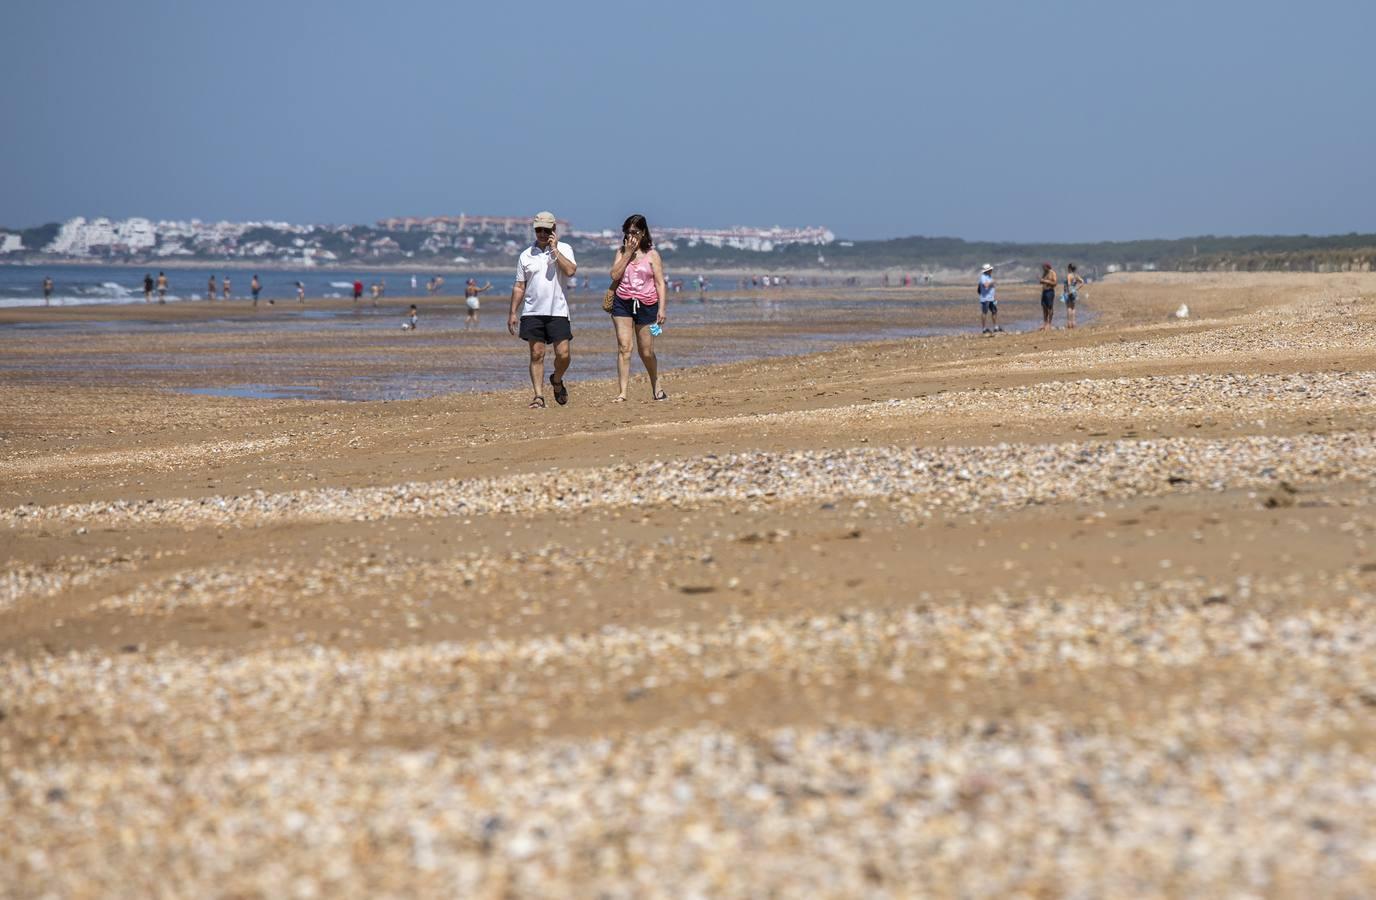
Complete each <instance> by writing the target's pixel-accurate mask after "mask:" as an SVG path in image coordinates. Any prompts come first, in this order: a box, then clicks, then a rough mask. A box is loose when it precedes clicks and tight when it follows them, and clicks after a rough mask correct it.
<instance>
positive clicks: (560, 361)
mask: <svg viewBox="0 0 1376 900" xmlns="http://www.w3.org/2000/svg"><path fill="white" fill-rule="evenodd" d="M571 361H572V357H571V356H570V355H569V342H568V341H560V342H559V343H557V344H555V345H554V374H553V375H552V376H551V380H552V381H555V382H559V383H561V384H562V383H563V381H564V373H565V372H567V371H568V370H569V363H570V362H571ZM530 386H531V387H533V388H534V389H535V396H537V397H539V398H540V399H541V400H543V399H544V398H545V345H544V344H542V343H540V342H539V341H531V342H530Z"/></svg>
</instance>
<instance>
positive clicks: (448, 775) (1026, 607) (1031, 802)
mask: <svg viewBox="0 0 1376 900" xmlns="http://www.w3.org/2000/svg"><path fill="white" fill-rule="evenodd" d="M838 290H839V289H832V290H831V291H830V293H832V294H835V293H837V291H838ZM964 294H965V295H968V300H969V302H968V303H966V304H964V305H959V304H943V303H941V302H938V301H939V300H940V299H941V298H948V297H950V296H951V289H950V288H945V289H936V288H934V289H930V290H926V289H923V290H919V289H906V290H899V289H892V290H878V289H869V290H863V291H861V290H857V291H856V292H855V299H857V300H865V301H867V302H868V301H875V304H876V305H875V307H874V312H873V313H870V312H866V310H865V308H863V304H857V308H856V310H855V311H848V312H847V314H846V315H845V316H844V317H835V316H833V317H830V318H825V319H822V320H818V321H816V322H812V321H811V320H808V319H807V318H806V317H804V318H801V319H800V318H799V316H797V315H792V314H790V312H789V310H790V309H795V310H796V309H799V308H801V306H796V305H795V306H793V307H790V304H805V303H806V302H807V301H808V300H809V299H816V297H817V296H818V295H817V294H815V293H810V292H808V291H805V290H797V291H780V292H778V293H777V294H775V295H773V297H772V299H771V302H774V303H777V304H779V305H780V307H781V311H780V315H779V316H778V317H777V318H775V319H762V320H752V321H743V322H740V323H738V324H733V325H732V326H731V331H730V337H731V339H732V340H749V341H753V342H755V344H752V346H756V345H758V346H759V347H767V346H770V345H773V344H777V343H779V342H785V343H786V342H788V341H793V340H796V339H797V338H796V335H797V333H798V332H799V331H803V332H806V333H807V334H808V335H810V336H811V337H812V338H813V339H816V340H818V341H825V346H828V347H832V348H833V349H827V350H825V352H809V353H807V354H805V355H780V356H776V357H772V358H755V359H750V360H745V361H734V362H720V363H715V364H710V365H700V366H694V367H691V368H670V369H669V371H668V374H667V376H666V378H665V382H664V386H665V387H666V389H667V390H668V392H669V394H670V396H671V400H670V401H669V402H667V403H655V402H652V401H651V400H650V398H649V388H648V385H647V382H646V381H645V378H644V375H643V373H642V372H641V370H640V369H639V363H638V362H636V363H635V368H634V371H635V372H636V373H637V374H636V376H635V378H634V381H633V384H632V390H631V399H630V401H629V402H627V403H624V404H614V403H611V402H610V400H611V397H612V396H613V394H614V393H615V386H614V377H613V376H614V364H613V354H612V349H613V347H612V341H611V334H610V328H608V327H607V326H606V323H605V320H604V319H603V318H602V315H601V313H600V312H598V311H597V310H595V309H594V308H593V306H594V303H595V300H594V299H593V298H588V299H587V300H585V301H583V306H582V308H580V309H579V310H578V311H577V313H576V315H577V317H578V318H577V322H578V323H586V324H576V325H575V328H576V332H575V343H574V353H575V359H574V365H573V368H572V369H571V371H570V374H569V380H568V383H569V387H570V392H571V402H570V404H569V405H568V406H567V407H557V406H555V405H554V404H553V402H551V404H550V408H549V409H546V410H543V411H531V410H527V409H526V407H525V404H526V401H527V400H528V399H529V397H528V388H527V387H526V386H525V385H524V384H523V382H524V360H523V354H524V347H523V345H521V344H520V343H519V342H517V341H515V340H514V339H511V338H509V337H506V336H505V335H504V333H501V332H499V331H498V330H497V327H496V323H498V322H499V321H500V320H502V319H504V307H505V302H504V299H503V298H501V297H497V298H496V299H494V300H490V301H488V302H487V303H485V305H484V317H485V321H486V323H487V325H488V330H487V331H485V332H483V333H481V334H478V335H463V334H462V333H461V331H460V330H459V329H457V328H452V327H449V326H444V327H439V326H436V327H434V328H431V329H430V330H429V331H426V330H425V328H424V324H423V328H422V330H421V331H420V332H418V333H417V334H415V335H407V334H403V333H402V332H401V331H400V330H399V329H397V328H396V327H395V326H394V324H393V322H392V320H393V319H395V320H396V321H397V322H399V321H400V311H399V310H400V309H401V308H404V305H403V306H402V307H400V308H398V307H396V305H395V304H393V308H394V312H393V313H383V314H380V315H379V317H378V322H379V325H378V327H377V328H375V329H371V330H359V332H358V334H357V335H356V336H353V337H351V338H350V340H349V341H348V342H347V345H346V343H345V342H343V341H341V340H340V337H339V334H338V333H337V332H334V331H329V330H328V329H326V328H325V327H324V323H327V322H329V321H333V320H331V319H327V318H324V317H322V318H321V319H320V320H319V321H320V323H322V324H321V325H320V327H317V326H316V325H314V324H312V321H308V320H301V321H295V320H294V324H292V325H291V327H285V325H284V326H283V327H275V326H272V325H271V323H272V322H273V320H271V319H269V318H266V317H270V316H274V315H277V316H279V320H280V321H282V322H285V320H286V318H285V317H286V316H287V314H288V312H289V310H286V309H284V307H288V306H289V304H286V303H283V302H282V301H280V300H279V302H278V304H277V305H276V306H274V307H272V308H270V309H263V308H260V309H259V310H258V311H257V312H254V311H252V310H249V309H247V308H246V307H247V304H246V303H239V304H236V305H234V307H233V308H232V310H227V309H226V308H224V307H223V306H219V305H216V304H206V303H183V304H176V305H168V306H166V307H146V306H143V305H141V304H136V305H131V306H122V307H118V308H114V307H109V306H106V307H101V308H98V309H97V308H93V307H63V308H52V309H33V308H25V309H5V310H0V359H3V361H4V364H3V366H0V559H3V571H4V577H3V581H0V895H4V896H16V897H21V896H22V897H28V896H64V897H66V896H70V897H81V896H96V895H105V896H110V895H118V896H148V895H168V896H188V895H195V896H210V895H214V896H283V895H288V896H301V897H314V896H335V897H351V896H358V897H365V896H379V895H386V896H403V895H405V896H414V895H417V894H423V895H436V894H439V895H457V896H467V897H505V896H526V895H541V896H585V895H605V896H613V897H623V896H624V897H631V896H661V895H663V896H714V897H715V896H747V895H748V896H759V895H782V896H808V897H821V896H856V895H872V896H915V895H921V896H981V897H1003V896H1010V895H1015V896H1051V895H1064V894H1070V895H1074V896H1129V897H1130V896H1143V897H1147V896H1163V895H1165V896H1181V897H1194V896H1202V895H1219V894H1228V895H1238V896H1243V895H1245V896H1276V897H1300V896H1305V897H1308V896H1316V895H1321V896H1360V895H1364V894H1367V893H1369V892H1370V890H1371V885H1372V884H1376V546H1373V541H1376V537H1374V535H1376V505H1373V502H1372V497H1373V496H1376V494H1373V490H1372V489H1373V481H1374V480H1376V275H1370V274H1352V275H1299V274H1295V275H1265V276H1263V275H1241V274H1233V275H1191V276H1186V275H1172V274H1164V273H1160V274H1157V273H1152V274H1138V275H1131V276H1113V277H1111V278H1109V279H1108V280H1106V281H1103V282H1100V283H1096V284H1094V285H1091V286H1090V288H1089V289H1087V293H1086V300H1085V302H1084V307H1085V311H1086V312H1088V313H1092V314H1093V318H1092V320H1090V323H1089V325H1088V327H1081V328H1078V329H1076V330H1074V331H1066V330H1057V331H1054V332H1041V333H1039V332H1023V333H1009V334H1003V335H995V336H981V335H979V334H977V333H974V331H976V330H977V329H973V330H972V326H973V325H974V323H976V322H977V321H978V307H977V304H976V303H975V298H974V290H973V287H970V288H967V289H964ZM1000 294H1001V300H1002V303H1001V305H1002V307H1003V310H1002V314H1003V316H1004V318H1005V319H1007V320H1008V321H1010V322H1025V321H1031V320H1033V319H1035V317H1036V312H1035V301H1034V299H1033V293H1032V288H1031V287H1030V286H1009V287H1008V288H1007V289H1005V288H1004V287H1002V286H1001V287H1000ZM894 301H901V302H909V301H910V302H911V303H912V305H913V310H914V312H913V323H914V326H915V327H917V326H921V327H922V328H929V329H931V330H932V331H933V332H934V334H933V335H932V336H926V337H912V338H905V339H901V340H878V341H876V340H873V339H872V338H873V335H874V334H877V333H882V330H883V328H885V327H888V326H890V325H891V324H892V317H893V315H894V312H893V310H892V308H891V306H890V305H885V304H892V302H894ZM680 302H686V301H680ZM1182 302H1186V303H1188V305H1189V307H1190V310H1191V315H1190V317H1189V318H1187V319H1176V318H1174V317H1172V315H1171V314H1172V313H1173V311H1174V310H1175V309H1176V308H1177V307H1178V306H1179V305H1180V304H1181V303H1182ZM461 304H462V300H461V299H454V298H448V299H443V300H438V301H434V302H432V303H430V304H429V305H427V306H426V307H424V309H423V312H422V322H423V323H425V322H427V321H434V322H440V321H447V319H446V318H445V317H447V316H451V315H452V316H455V317H456V316H457V315H458V312H457V311H458V309H459V307H460V306H461ZM348 306H349V304H348V302H347V301H320V302H317V303H313V304H312V308H313V309H316V310H319V311H321V312H322V314H323V313H328V312H332V311H333V312H339V313H341V314H343V313H344V312H345V311H346V310H347V308H348ZM672 309H673V307H672V306H671V315H672ZM1063 315H1064V314H1063V311H1062V310H1061V309H1058V310H1057V319H1058V324H1061V323H1062V322H1063ZM226 316H232V317H256V319H254V321H257V322H260V323H261V322H264V321H266V322H268V323H269V324H268V325H267V326H265V327H261V328H257V327H255V328H247V327H246V328H245V329H240V330H233V331H231V332H226V333H220V332H215V331H208V330H205V329H202V328H200V327H199V325H200V324H203V323H206V322H210V321H213V320H216V319H217V318H223V317H226ZM389 316H390V317H389ZM92 323H107V324H108V325H109V327H108V328H107V327H102V328H95V327H91V326H92ZM193 326H196V327H193ZM721 328H722V326H720V325H714V324H713V323H712V322H710V321H707V320H704V321H703V322H701V323H699V324H693V325H686V326H684V327H676V326H674V325H673V323H672V320H671V326H670V328H669V330H668V331H666V338H665V341H664V344H663V349H664V353H665V356H666V358H667V359H669V360H671V361H672V359H673V355H674V354H675V353H679V354H684V355H691V354H698V355H699V356H700V358H704V359H711V358H714V357H712V356H711V351H713V350H714V349H716V348H717V347H718V346H719V345H720V344H721V343H722V342H723V332H722V330H721ZM962 329H963V330H962ZM807 346H808V347H809V348H814V345H813V344H808V345H807ZM816 346H822V344H820V343H819V344H818V345H816ZM695 358H699V357H695ZM150 361H152V362H150ZM460 363H461V364H462V365H464V366H468V367H470V368H471V369H472V371H474V372H479V371H481V372H486V373H495V374H493V375H492V377H494V378H498V379H505V380H506V381H505V383H507V384H509V385H510V387H509V388H508V389H505V390H495V391H494V390H485V391H471V392H459V393H441V394H439V395H436V396H424V397H423V398H422V399H414V400H410V399H388V400H385V401H384V400H373V401H352V402H351V401H348V400H340V399H334V397H335V396H336V393H335V392H337V391H338V390H339V386H340V384H341V383H342V382H343V381H344V380H346V379H350V378H356V377H357V376H358V373H359V369H360V367H365V368H366V369H367V371H368V373H369V374H370V375H372V376H376V379H377V383H378V384H382V383H384V381H385V383H386V384H389V385H397V386H399V387H397V388H396V389H397V390H398V391H399V392H401V394H405V393H406V391H407V390H410V389H412V388H413V386H414V385H416V384H419V383H421V379H422V376H424V377H435V378H438V377H440V376H442V374H443V373H444V371H445V370H446V368H447V367H452V366H454V365H459V364H460ZM670 365H671V366H672V362H670ZM408 379H409V380H408ZM274 380H276V381H286V382H288V383H290V384H292V385H294V386H297V387H298V388H302V389H303V390H304V389H309V390H310V391H314V392H316V393H317V394H318V399H310V398H306V399H302V398H301V397H299V396H296V397H292V398H291V399H272V398H271V397H267V398H264V397H250V396H233V395H232V393H233V390H232V389H236V388H238V387H242V386H245V385H249V386H252V385H262V384H264V383H267V382H270V381H274ZM207 384H210V385H212V386H213V387H215V388H216V389H217V390H220V389H223V390H222V391H221V393H222V394H225V395H205V394H204V393H192V392H191V391H193V390H200V389H201V388H202V387H204V386H205V385H207ZM370 384H371V383H370Z"/></svg>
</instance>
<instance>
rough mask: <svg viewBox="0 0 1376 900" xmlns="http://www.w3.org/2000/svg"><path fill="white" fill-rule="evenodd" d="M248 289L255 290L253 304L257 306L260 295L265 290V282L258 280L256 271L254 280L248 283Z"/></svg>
mask: <svg viewBox="0 0 1376 900" xmlns="http://www.w3.org/2000/svg"><path fill="white" fill-rule="evenodd" d="M248 289H249V290H250V291H252V292H253V305H254V306H257V305H258V295H259V294H260V293H262V292H263V283H262V282H261V281H259V280H258V274H257V273H256V272H255V273H254V275H253V280H252V281H250V282H249V283H248Z"/></svg>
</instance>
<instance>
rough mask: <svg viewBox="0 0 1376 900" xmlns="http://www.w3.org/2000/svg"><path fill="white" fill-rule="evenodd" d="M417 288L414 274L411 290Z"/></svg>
mask: <svg viewBox="0 0 1376 900" xmlns="http://www.w3.org/2000/svg"><path fill="white" fill-rule="evenodd" d="M415 289H416V276H414V275H412V276H411V290H413V291H414V290H415Z"/></svg>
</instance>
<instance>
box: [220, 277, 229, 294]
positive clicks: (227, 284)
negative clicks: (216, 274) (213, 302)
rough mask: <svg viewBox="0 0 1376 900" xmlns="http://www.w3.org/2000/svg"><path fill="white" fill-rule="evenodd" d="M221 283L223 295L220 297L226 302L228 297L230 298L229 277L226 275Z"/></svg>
mask: <svg viewBox="0 0 1376 900" xmlns="http://www.w3.org/2000/svg"><path fill="white" fill-rule="evenodd" d="M222 283H223V284H224V293H223V295H222V296H223V297H224V299H226V300H228V299H229V297H230V291H229V276H228V275H226V276H225V277H224V281H223V282H222Z"/></svg>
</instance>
